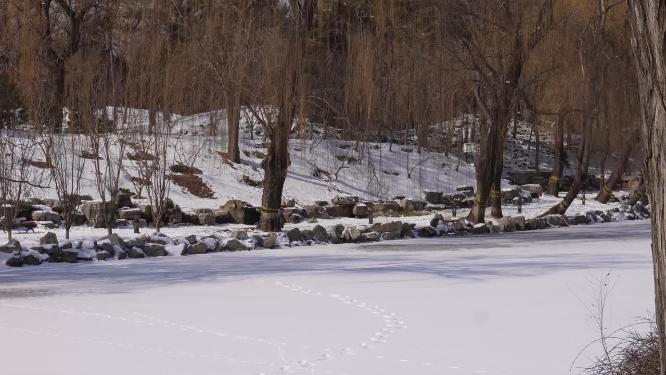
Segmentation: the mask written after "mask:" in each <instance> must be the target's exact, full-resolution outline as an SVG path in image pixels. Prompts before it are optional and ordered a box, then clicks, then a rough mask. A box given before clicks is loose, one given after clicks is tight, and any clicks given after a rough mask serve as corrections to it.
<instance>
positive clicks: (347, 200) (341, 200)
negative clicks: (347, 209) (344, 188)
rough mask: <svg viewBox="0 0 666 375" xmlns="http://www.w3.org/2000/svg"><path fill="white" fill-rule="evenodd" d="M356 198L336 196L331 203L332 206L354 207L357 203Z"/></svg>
mask: <svg viewBox="0 0 666 375" xmlns="http://www.w3.org/2000/svg"><path fill="white" fill-rule="evenodd" d="M358 200H359V199H358V197H357V196H353V195H338V196H337V197H334V198H333V199H332V200H331V202H333V204H334V205H338V206H354V205H356V202H358Z"/></svg>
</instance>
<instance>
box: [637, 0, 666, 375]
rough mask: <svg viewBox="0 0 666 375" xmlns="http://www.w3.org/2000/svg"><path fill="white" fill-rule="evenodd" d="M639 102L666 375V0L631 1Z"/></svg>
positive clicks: (656, 294) (661, 370)
mask: <svg viewBox="0 0 666 375" xmlns="http://www.w3.org/2000/svg"><path fill="white" fill-rule="evenodd" d="M627 4H628V5H629V9H630V11H629V18H630V21H631V28H632V39H631V43H632V47H633V50H634V57H635V62H636V70H637V78H638V88H639V97H640V102H641V122H642V134H641V139H642V143H643V146H644V154H645V155H646V161H645V171H646V175H645V178H646V184H647V191H648V196H649V199H650V206H651V207H652V261H653V266H654V287H655V288H654V289H655V308H656V318H657V327H658V329H659V343H660V364H661V366H660V367H661V368H660V374H661V375H666V175H665V172H664V171H666V152H664V149H663V147H664V145H666V104H665V103H666V97H665V96H664V95H665V94H664V93H666V57H665V56H664V54H665V51H664V49H665V46H664V35H665V34H666V1H665V0H659V1H656V0H628V1H627Z"/></svg>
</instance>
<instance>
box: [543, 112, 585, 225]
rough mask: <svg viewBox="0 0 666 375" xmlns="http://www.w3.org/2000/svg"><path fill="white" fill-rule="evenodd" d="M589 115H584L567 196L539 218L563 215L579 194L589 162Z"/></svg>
mask: <svg viewBox="0 0 666 375" xmlns="http://www.w3.org/2000/svg"><path fill="white" fill-rule="evenodd" d="M590 116H591V115H589V114H588V115H586V117H585V122H586V123H585V127H584V133H583V140H582V144H581V147H580V149H579V150H578V153H577V154H576V175H575V176H574V180H573V182H572V183H571V186H570V187H569V191H568V192H567V195H566V196H565V197H564V199H562V201H561V202H560V203H558V204H556V205H555V206H553V207H551V208H550V209H549V210H548V211H546V212H545V213H543V214H542V215H540V216H546V215H554V214H559V215H564V214H565V213H566V212H567V210H568V209H569V206H571V203H573V201H574V199H576V197H577V196H578V193H579V192H580V189H581V188H582V186H583V179H584V178H585V176H586V175H587V168H588V165H589V162H590V148H591V145H590V132H591V128H592V124H591V122H592V119H591V118H590Z"/></svg>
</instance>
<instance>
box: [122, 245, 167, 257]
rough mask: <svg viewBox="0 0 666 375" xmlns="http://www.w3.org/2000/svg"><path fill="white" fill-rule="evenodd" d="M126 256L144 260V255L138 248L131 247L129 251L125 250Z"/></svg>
mask: <svg viewBox="0 0 666 375" xmlns="http://www.w3.org/2000/svg"><path fill="white" fill-rule="evenodd" d="M165 252H166V250H165ZM127 256H128V257H130V258H145V257H146V254H145V253H144V252H143V250H141V249H139V248H138V247H132V248H130V249H129V250H127Z"/></svg>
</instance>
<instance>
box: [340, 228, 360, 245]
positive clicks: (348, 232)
mask: <svg viewBox="0 0 666 375" xmlns="http://www.w3.org/2000/svg"><path fill="white" fill-rule="evenodd" d="M360 237H361V230H360V229H358V228H357V227H356V226H354V225H350V226H348V227H346V228H345V230H344V231H343V232H342V239H343V240H344V241H346V242H356V241H357V240H358V239H359V238H360Z"/></svg>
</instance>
